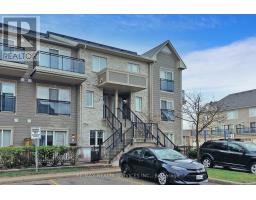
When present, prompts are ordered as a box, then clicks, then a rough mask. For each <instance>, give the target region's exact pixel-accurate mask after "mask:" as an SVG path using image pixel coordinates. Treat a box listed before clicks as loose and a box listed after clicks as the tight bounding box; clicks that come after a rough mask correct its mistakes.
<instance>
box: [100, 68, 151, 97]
mask: <svg viewBox="0 0 256 200" xmlns="http://www.w3.org/2000/svg"><path fill="white" fill-rule="evenodd" d="M97 75H98V87H101V88H108V89H118V90H119V91H124V92H137V91H140V90H144V89H145V88H146V87H147V79H146V76H144V75H141V74H136V73H129V72H125V71H119V70H116V69H110V68H106V69H104V70H102V71H100V72H98V74H97Z"/></svg>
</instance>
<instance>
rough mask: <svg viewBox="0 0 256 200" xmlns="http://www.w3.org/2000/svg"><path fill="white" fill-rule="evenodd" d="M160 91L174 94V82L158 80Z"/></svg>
mask: <svg viewBox="0 0 256 200" xmlns="http://www.w3.org/2000/svg"><path fill="white" fill-rule="evenodd" d="M160 90H162V91H166V92H174V81H173V80H168V79H160Z"/></svg>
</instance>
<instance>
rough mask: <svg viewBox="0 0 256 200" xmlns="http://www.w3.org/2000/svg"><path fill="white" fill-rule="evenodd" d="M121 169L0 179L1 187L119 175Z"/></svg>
mask: <svg viewBox="0 0 256 200" xmlns="http://www.w3.org/2000/svg"><path fill="white" fill-rule="evenodd" d="M119 172H120V168H119V167H109V168H101V169H94V170H93V169H88V170H87V171H81V172H63V173H56V174H40V175H28V176H17V177H0V185H4V184H5V185H8V183H18V182H23V181H38V180H48V179H53V178H66V177H74V176H92V175H100V174H113V173H119Z"/></svg>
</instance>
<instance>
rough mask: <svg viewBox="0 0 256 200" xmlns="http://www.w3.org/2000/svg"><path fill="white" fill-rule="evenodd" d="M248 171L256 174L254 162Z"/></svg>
mask: <svg viewBox="0 0 256 200" xmlns="http://www.w3.org/2000/svg"><path fill="white" fill-rule="evenodd" d="M250 171H251V173H253V174H256V163H253V164H252V165H251V169H250Z"/></svg>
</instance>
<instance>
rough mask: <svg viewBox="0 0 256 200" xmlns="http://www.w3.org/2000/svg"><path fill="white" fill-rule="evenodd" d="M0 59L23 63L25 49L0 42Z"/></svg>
mask: <svg viewBox="0 0 256 200" xmlns="http://www.w3.org/2000/svg"><path fill="white" fill-rule="evenodd" d="M0 60H4V61H8V62H15V63H21V64H24V63H25V61H26V60H25V50H24V48H21V47H15V46H9V45H7V44H3V43H0Z"/></svg>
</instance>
